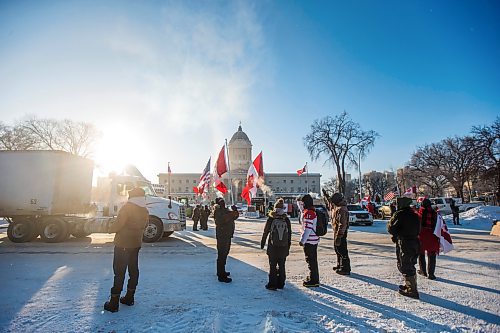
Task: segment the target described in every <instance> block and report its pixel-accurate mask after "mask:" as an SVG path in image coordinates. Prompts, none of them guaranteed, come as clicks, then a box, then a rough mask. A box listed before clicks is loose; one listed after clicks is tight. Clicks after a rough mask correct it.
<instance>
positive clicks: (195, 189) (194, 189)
mask: <svg viewBox="0 0 500 333" xmlns="http://www.w3.org/2000/svg"><path fill="white" fill-rule="evenodd" d="M193 192H194V193H196V194H198V193H199V192H198V187H197V186H193Z"/></svg>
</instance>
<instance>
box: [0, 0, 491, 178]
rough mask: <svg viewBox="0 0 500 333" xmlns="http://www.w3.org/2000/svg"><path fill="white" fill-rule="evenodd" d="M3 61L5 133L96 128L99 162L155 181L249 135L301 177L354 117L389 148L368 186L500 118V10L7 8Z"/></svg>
mask: <svg viewBox="0 0 500 333" xmlns="http://www.w3.org/2000/svg"><path fill="white" fill-rule="evenodd" d="M0 45H1V46H0V119H1V120H2V121H4V122H6V123H9V124H11V123H13V122H15V121H17V120H21V119H23V117H25V116H26V115H35V116H38V117H51V118H57V119H62V118H70V119H73V120H83V121H89V122H93V123H95V124H96V125H97V126H98V127H99V128H100V129H101V130H102V132H103V137H102V138H101V144H100V145H99V148H98V150H97V151H96V156H95V158H96V160H98V162H99V163H102V164H103V165H112V164H120V163H125V162H131V163H134V164H136V165H137V166H138V167H139V169H140V170H142V171H143V172H144V173H145V174H146V175H147V176H148V177H149V178H150V179H151V180H152V181H156V180H157V179H156V174H158V173H159V172H165V171H166V168H167V162H168V161H170V163H171V166H172V170H173V171H174V172H201V171H202V169H203V168H204V166H205V164H206V161H207V159H208V157H209V156H210V155H212V157H213V159H215V157H216V154H217V152H218V150H219V149H220V147H221V146H222V144H223V142H224V139H225V138H227V139H229V138H230V137H231V135H232V134H233V133H234V131H235V130H236V129H237V127H238V124H239V122H240V121H241V122H242V126H243V130H244V131H245V132H246V133H247V134H248V136H249V137H250V139H251V140H252V143H253V148H254V156H256V155H257V154H258V152H259V151H261V150H262V151H263V152H264V167H265V170H266V171H268V172H294V171H295V170H296V169H299V168H300V167H302V166H303V165H304V163H305V162H306V161H309V157H308V154H307V152H306V150H305V148H304V145H303V142H302V138H303V137H304V136H305V135H306V134H307V132H308V130H309V126H310V124H311V123H312V122H313V120H314V119H317V118H321V117H324V116H326V115H332V116H334V115H336V114H339V113H341V112H342V111H343V110H346V111H347V112H348V113H349V114H350V116H351V118H352V119H353V120H354V121H356V122H358V123H360V124H361V126H362V128H363V129H366V130H369V129H372V130H375V131H377V132H378V133H379V134H380V135H381V136H380V138H379V139H378V140H377V141H376V144H375V147H374V148H373V150H372V152H371V153H370V154H369V156H368V157H367V158H366V160H365V161H363V162H362V171H363V172H367V171H369V170H379V171H383V170H390V169H391V168H392V169H396V168H398V167H401V166H402V165H404V163H405V162H406V161H408V159H409V158H410V155H411V153H412V152H413V151H414V150H415V149H416V147H418V146H420V145H423V144H425V143H430V142H436V141H439V140H441V139H443V138H445V137H447V136H452V135H463V134H466V133H468V132H469V131H470V129H471V127H472V126H473V125H482V124H491V123H492V122H493V121H494V119H495V117H496V116H498V115H500V94H499V92H500V69H499V68H500V60H499V59H500V5H499V4H498V1H479V2H474V1H404V2H402V1H256V2H252V1H228V2H225V1H0ZM350 171H351V172H352V173H353V174H357V172H356V171H355V170H350ZM310 172H320V173H322V174H323V175H324V178H323V181H325V180H326V179H327V178H328V177H331V176H333V175H334V171H333V168H332V167H329V166H324V165H323V161H318V162H316V163H310Z"/></svg>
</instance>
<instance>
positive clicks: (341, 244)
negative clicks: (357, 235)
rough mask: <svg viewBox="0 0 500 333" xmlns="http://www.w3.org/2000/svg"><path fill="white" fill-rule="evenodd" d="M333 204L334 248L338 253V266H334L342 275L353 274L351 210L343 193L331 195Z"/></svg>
mask: <svg viewBox="0 0 500 333" xmlns="http://www.w3.org/2000/svg"><path fill="white" fill-rule="evenodd" d="M331 201H332V204H333V205H330V206H331V207H332V209H331V211H330V214H331V216H332V226H333V240H334V249H335V253H336V254H337V266H336V267H334V268H333V270H334V271H335V273H337V274H340V275H350V274H351V260H350V259H349V251H348V250H347V231H348V230H349V211H348V210H347V202H346V201H345V199H344V196H343V195H342V194H341V193H334V194H333V195H332V197H331Z"/></svg>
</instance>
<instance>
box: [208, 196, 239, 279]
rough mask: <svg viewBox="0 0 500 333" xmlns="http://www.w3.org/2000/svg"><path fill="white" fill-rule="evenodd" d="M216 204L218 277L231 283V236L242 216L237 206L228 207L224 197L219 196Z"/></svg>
mask: <svg viewBox="0 0 500 333" xmlns="http://www.w3.org/2000/svg"><path fill="white" fill-rule="evenodd" d="M215 202H216V204H215V206H214V220H215V236H216V239H217V278H218V280H219V282H226V283H229V282H231V281H232V279H231V278H230V277H229V275H230V273H229V272H227V271H226V262H227V256H228V255H229V250H230V249H231V238H232V237H233V234H234V229H235V224H234V221H235V220H236V219H237V218H238V217H239V216H240V214H239V213H238V210H237V209H236V206H234V205H233V206H232V207H231V210H230V209H228V208H227V207H226V203H225V201H224V199H223V198H218V199H217V200H216V201H215Z"/></svg>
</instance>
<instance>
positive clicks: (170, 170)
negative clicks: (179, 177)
mask: <svg viewBox="0 0 500 333" xmlns="http://www.w3.org/2000/svg"><path fill="white" fill-rule="evenodd" d="M168 173H172V169H170V162H168Z"/></svg>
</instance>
